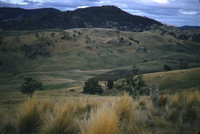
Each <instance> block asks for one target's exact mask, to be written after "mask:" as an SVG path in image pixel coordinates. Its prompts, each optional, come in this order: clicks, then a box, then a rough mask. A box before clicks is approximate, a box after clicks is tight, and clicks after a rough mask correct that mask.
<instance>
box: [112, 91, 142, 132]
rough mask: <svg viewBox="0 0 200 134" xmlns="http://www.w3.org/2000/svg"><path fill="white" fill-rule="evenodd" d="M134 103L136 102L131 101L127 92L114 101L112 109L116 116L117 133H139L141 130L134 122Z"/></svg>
mask: <svg viewBox="0 0 200 134" xmlns="http://www.w3.org/2000/svg"><path fill="white" fill-rule="evenodd" d="M134 105H136V102H134V101H133V98H131V97H130V96H129V95H128V94H127V93H124V95H122V96H120V98H119V99H118V100H117V101H116V102H115V105H114V107H113V108H114V111H115V113H116V115H117V117H118V120H119V121H118V122H119V123H118V128H119V131H118V133H120V134H141V133H142V131H141V130H140V128H139V127H138V126H137V125H136V124H135V113H134V112H135V110H134Z"/></svg>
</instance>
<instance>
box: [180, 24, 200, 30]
mask: <svg viewBox="0 0 200 134" xmlns="http://www.w3.org/2000/svg"><path fill="white" fill-rule="evenodd" d="M180 29H181V30H188V29H200V26H187V25H186V26H182V27H180Z"/></svg>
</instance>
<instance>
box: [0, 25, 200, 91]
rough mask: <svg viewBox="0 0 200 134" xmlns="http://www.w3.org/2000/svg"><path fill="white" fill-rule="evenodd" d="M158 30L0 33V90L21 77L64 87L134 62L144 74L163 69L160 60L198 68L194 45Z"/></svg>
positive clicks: (199, 54)
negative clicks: (31, 77)
mask: <svg viewBox="0 0 200 134" xmlns="http://www.w3.org/2000/svg"><path fill="white" fill-rule="evenodd" d="M161 33H162V31H159V30H156V31H145V32H125V31H117V30H112V29H87V28H85V29H70V30H66V31H59V30H43V31H9V32H4V31H1V32H0V36H1V38H0V40H1V41H0V87H1V89H0V90H1V91H3V92H7V91H9V92H10V91H16V89H17V87H18V85H19V84H20V83H21V81H22V79H23V78H24V77H25V76H33V77H35V78H37V79H39V80H41V81H42V82H44V85H45V88H46V89H63V88H67V87H71V86H79V85H82V84H83V82H84V81H85V80H87V79H89V78H92V77H95V76H99V75H100V74H105V73H108V74H112V75H114V77H113V79H117V78H120V77H121V74H125V72H126V71H127V70H129V69H130V67H131V66H132V65H134V64H137V66H140V67H141V68H142V70H143V72H144V73H149V72H160V71H163V66H164V65H165V64H167V65H169V66H170V67H171V68H172V69H173V70H178V69H182V67H181V64H182V63H187V64H188V66H189V68H193V67H199V66H200V61H199V59H200V44H199V43H195V42H191V41H185V40H180V39H176V38H175V37H173V36H171V35H167V34H164V35H163V34H161ZM119 70H120V71H121V72H120V71H119ZM118 74H120V76H118ZM105 76H106V75H105ZM104 78H105V77H104ZM108 78H109V77H108ZM102 80H106V79H102Z"/></svg>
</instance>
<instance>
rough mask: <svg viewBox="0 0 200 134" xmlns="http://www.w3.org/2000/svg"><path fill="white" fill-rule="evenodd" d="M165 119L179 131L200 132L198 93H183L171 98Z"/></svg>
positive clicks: (199, 98)
mask: <svg viewBox="0 0 200 134" xmlns="http://www.w3.org/2000/svg"><path fill="white" fill-rule="evenodd" d="M169 109H170V110H169V112H168V115H167V119H168V120H169V121H170V122H171V123H173V124H175V125H176V126H177V127H178V128H180V129H182V130H183V129H187V130H191V131H197V130H200V127H199V126H200V93H199V91H193V92H189V91H185V92H182V93H177V94H175V95H174V96H172V98H171V103H170V104H169Z"/></svg>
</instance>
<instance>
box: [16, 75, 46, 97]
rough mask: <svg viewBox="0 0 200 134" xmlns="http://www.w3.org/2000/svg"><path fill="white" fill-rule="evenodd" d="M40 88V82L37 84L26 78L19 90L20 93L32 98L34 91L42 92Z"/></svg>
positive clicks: (30, 78)
mask: <svg viewBox="0 0 200 134" xmlns="http://www.w3.org/2000/svg"><path fill="white" fill-rule="evenodd" d="M42 86H43V84H42V82H39V81H37V80H36V79H34V78H32V77H26V78H24V80H23V82H22V85H21V86H20V88H19V90H20V91H21V93H23V94H27V95H29V96H30V97H31V98H32V95H33V93H34V92H35V91H36V90H44V89H43V87H42Z"/></svg>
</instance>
